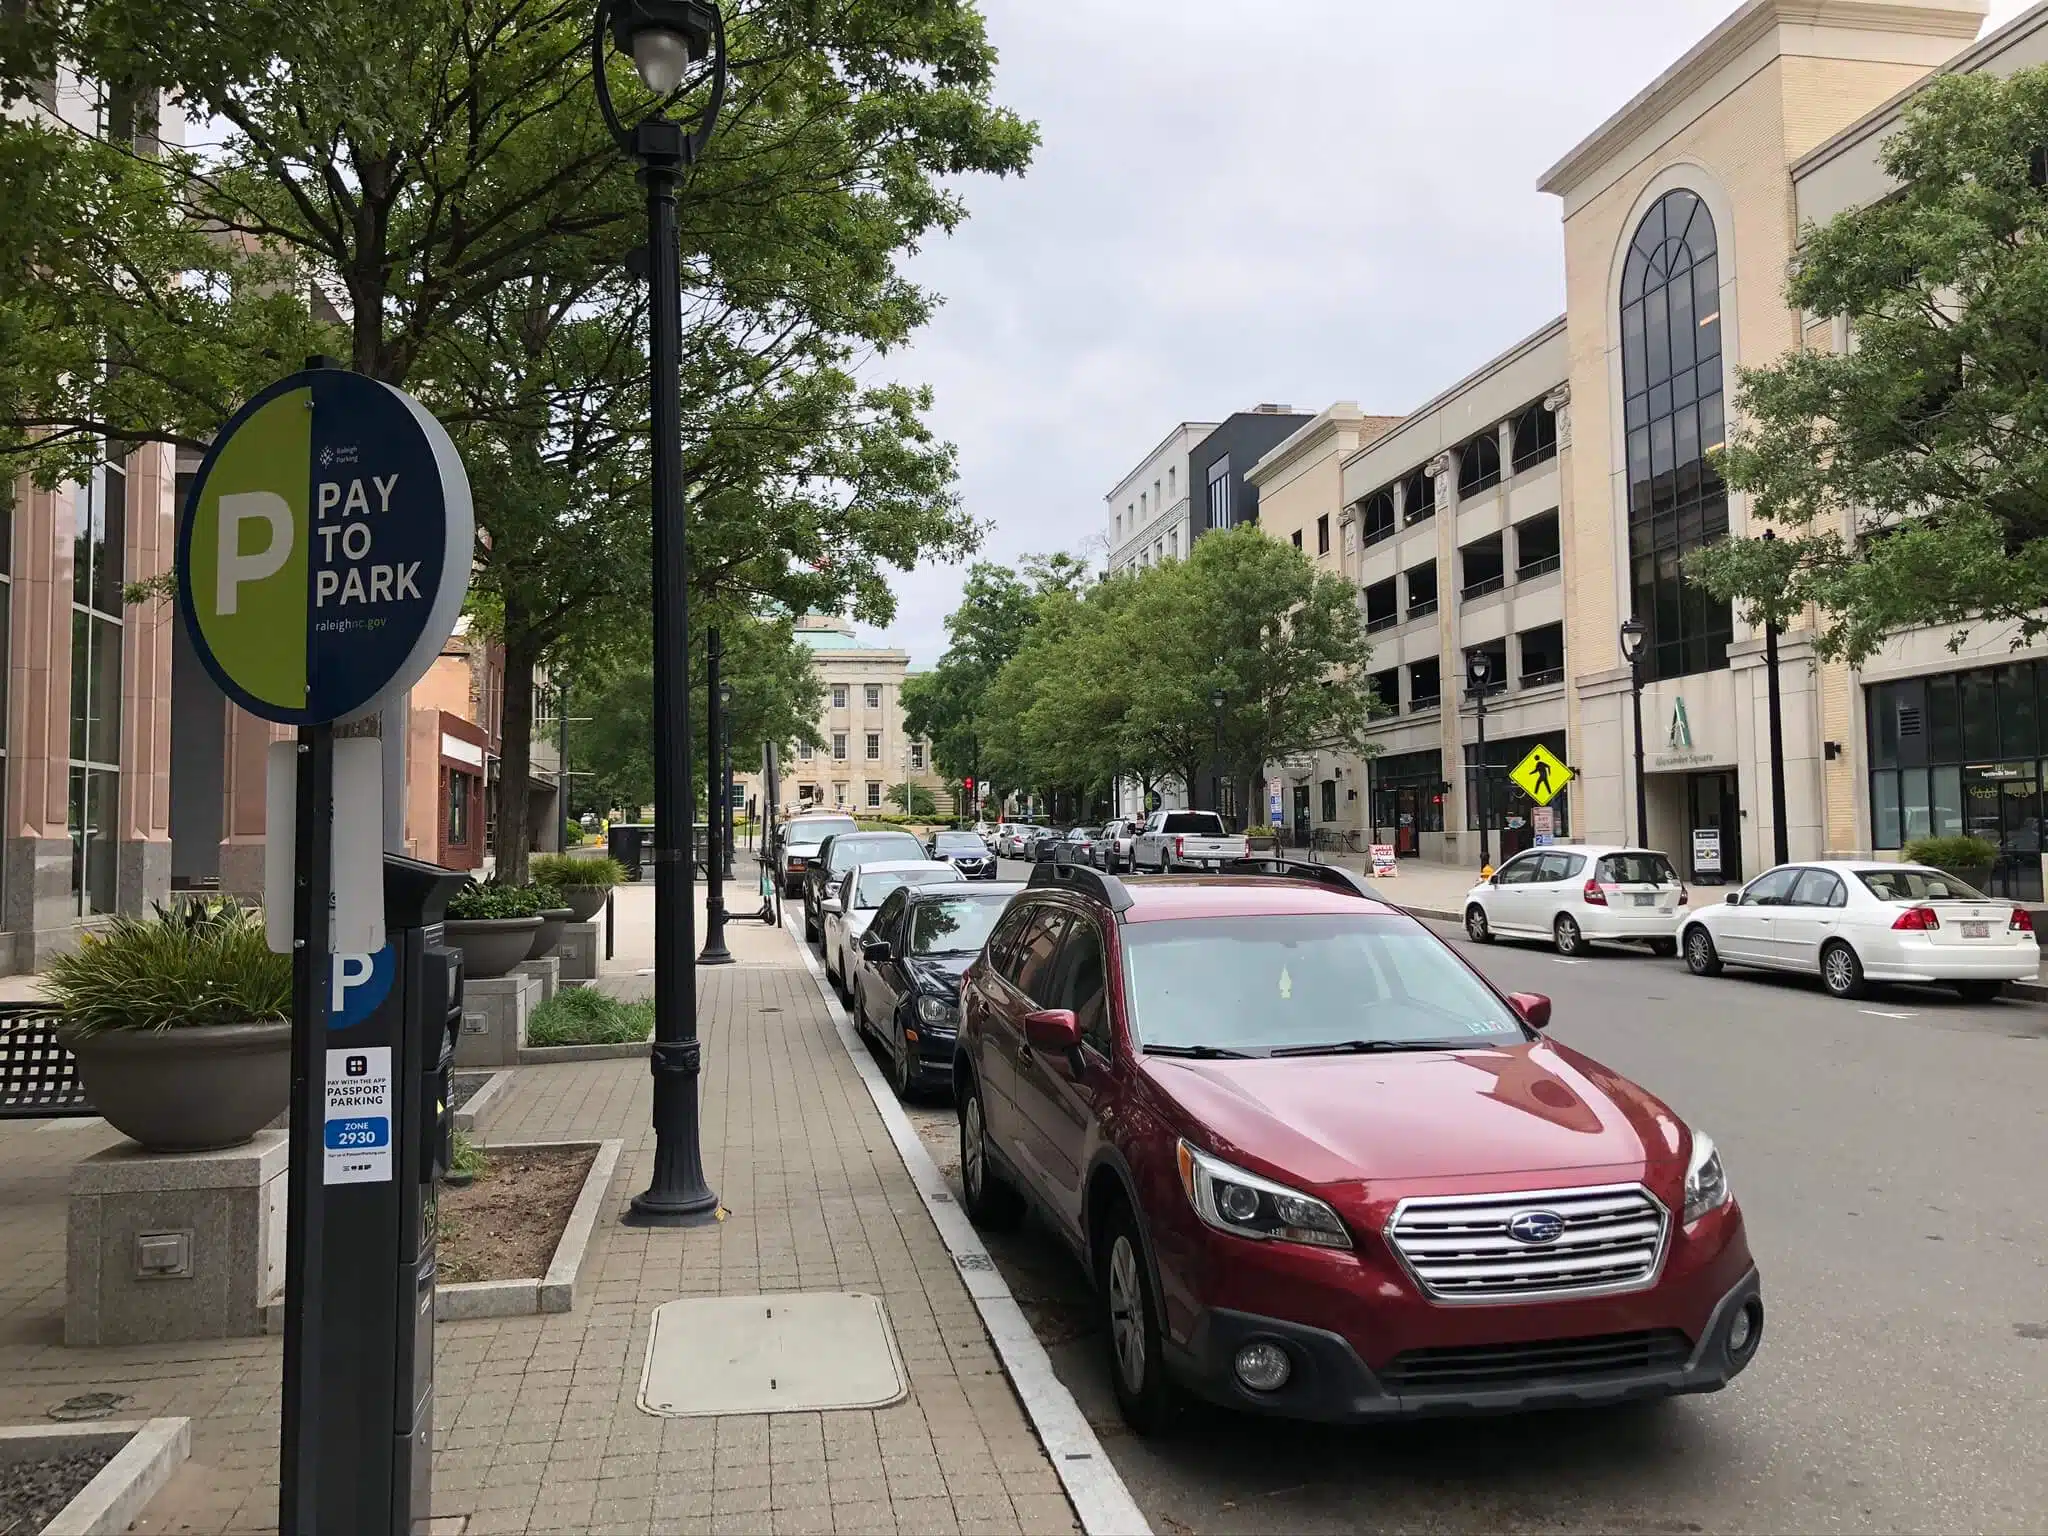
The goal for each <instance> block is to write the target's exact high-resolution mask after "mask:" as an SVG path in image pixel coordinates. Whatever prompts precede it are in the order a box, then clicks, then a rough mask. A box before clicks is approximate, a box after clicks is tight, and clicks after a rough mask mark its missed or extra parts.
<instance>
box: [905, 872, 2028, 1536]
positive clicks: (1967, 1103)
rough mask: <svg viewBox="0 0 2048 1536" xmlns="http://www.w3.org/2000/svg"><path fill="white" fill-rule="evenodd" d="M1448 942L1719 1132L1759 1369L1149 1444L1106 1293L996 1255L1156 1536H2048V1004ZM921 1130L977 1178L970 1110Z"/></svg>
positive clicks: (1565, 1031) (1047, 1255) (1022, 1258)
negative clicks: (1678, 1391)
mask: <svg viewBox="0 0 2048 1536" xmlns="http://www.w3.org/2000/svg"><path fill="white" fill-rule="evenodd" d="M1021 870H1022V866H1017V867H1016V871H1014V872H1021ZM1004 872H1005V874H1006V875H1009V874H1011V873H1013V870H1012V869H1010V868H1007V867H1006V869H1005V871H1004ZM1437 929H1438V932H1440V933H1442V934H1443V936H1444V937H1445V938H1447V939H1450V940H1451V941H1452V942H1454V943H1456V944H1458V945H1459V946H1460V947H1461V948H1463V949H1465V950H1466V952H1467V953H1469V954H1470V955H1471V956H1472V958H1473V959H1474V960H1475V961H1476V962H1477V963H1478V965H1479V966H1480V968H1481V969H1482V970H1484V971H1485V972H1486V973H1487V974H1488V975H1489V976H1490V977H1492V978H1493V979H1494V980H1495V981H1496V982H1497V983H1498V984H1499V985H1500V986H1501V987H1502V988H1503V989H1506V990H1516V991H1533V992H1547V993H1549V994H1550V995H1551V997H1552V998H1553V999H1554V1000H1555V1004H1556V1014H1555V1019H1554V1022H1553V1025H1552V1032H1553V1033H1554V1034H1555V1035H1556V1036H1557V1037H1558V1038H1560V1039H1562V1040H1565V1041H1568V1042H1569V1043H1571V1044H1572V1045H1574V1046H1576V1047H1578V1048H1579V1049H1581V1050H1584V1051H1587V1052H1590V1053H1591V1054H1592V1055H1594V1056H1596V1057H1598V1058H1599V1059H1601V1060H1602V1061H1604V1062H1606V1063H1607V1064H1608V1065H1610V1066H1612V1067H1614V1068H1616V1069H1617V1070H1619V1071H1621V1072H1623V1073H1626V1074H1627V1075H1629V1076H1630V1077H1633V1078H1635V1079H1636V1080H1637V1081H1639V1082H1641V1083H1643V1084H1644V1085H1645V1086H1646V1087H1648V1088H1650V1089H1651V1090H1652V1091H1654V1092H1656V1093H1657V1094H1659V1095H1660V1096H1662V1097H1663V1098H1664V1099H1666V1100H1667V1101H1668V1102H1669V1103H1670V1104H1671V1105H1672V1106H1673V1107H1674V1108H1675V1109H1677V1110H1678V1111H1679V1113H1681V1114H1682V1115H1684V1116H1686V1117H1687V1118H1688V1119H1689V1120H1691V1121H1692V1122H1693V1123H1695V1124H1697V1125H1699V1126H1700V1127H1702V1128H1703V1129H1706V1130H1708V1131H1710V1132H1711V1133H1712V1134H1713V1136H1714V1138H1715V1139H1716V1141H1717V1142H1718V1143H1719V1144H1720V1147H1721V1152H1722V1157H1723V1159H1724V1161H1725V1163H1726V1166H1727V1168H1728V1172H1729V1177H1730V1179H1731V1180H1732V1182H1733V1184H1734V1188H1735V1192H1736V1195H1737V1198H1739V1199H1740V1200H1741V1202H1742V1204H1743V1207H1744V1209H1745V1211H1746V1213H1747V1218H1748V1223H1749V1233H1750V1244H1751V1247H1752V1248H1753V1250H1754V1251H1755V1253H1756V1255H1757V1258H1758V1262H1759V1264H1760V1266H1761V1268H1762V1272H1763V1278H1764V1294H1765V1300H1766V1303H1767V1305H1768V1307H1769V1309H1770V1311H1769V1322H1768V1324H1767V1327H1766V1331H1765V1339H1764V1344H1763V1348H1762V1351H1761V1353H1760V1355H1759V1357H1758V1359H1757V1361H1756V1363H1755V1364H1754V1365H1752V1366H1751V1368H1750V1369H1749V1370H1748V1371H1747V1372H1746V1373H1745V1374H1744V1375H1743V1376H1742V1377H1740V1378H1739V1379H1738V1380H1737V1381H1736V1382H1735V1383H1734V1384H1733V1385H1732V1386H1730V1387H1729V1388H1728V1390H1726V1391H1725V1392H1722V1393H1719V1394H1717V1395H1714V1396H1711V1397H1702V1398H1685V1399H1679V1400H1676V1401H1672V1402H1667V1403H1661V1404H1653V1405H1647V1406H1636V1407H1630V1408H1623V1409H1615V1410H1607V1411H1601V1412H1573V1413H1552V1414H1543V1415H1534V1416H1525V1417H1519V1418H1508V1419H1480V1420H1465V1421H1459V1420H1450V1421H1435V1422H1430V1423H1425V1424H1417V1425H1403V1426H1395V1427H1390V1428H1374V1429H1366V1430H1351V1429H1330V1428H1318V1427H1313V1426H1302V1425H1297V1424H1289V1423H1282V1422H1275V1421H1269V1420H1262V1419H1255V1418H1249V1417H1243V1416H1237V1415H1232V1414H1226V1413H1221V1412H1209V1411H1206V1410H1204V1411H1200V1412H1198V1413H1196V1414H1194V1415H1192V1416H1191V1417H1190V1419H1189V1421H1188V1422H1187V1423H1185V1424H1184V1425H1183V1426H1182V1427H1181V1428H1180V1429H1179V1430H1178V1431H1176V1432H1175V1433H1174V1434H1173V1435H1172V1436H1171V1437H1169V1438H1166V1439H1163V1440H1156V1441H1146V1440H1140V1439H1139V1438H1138V1437H1136V1436H1134V1435H1132V1434H1130V1433H1129V1432H1128V1431H1126V1430H1125V1429H1124V1427H1123V1425H1122V1422H1121V1420H1120V1419H1119V1418H1118V1415H1117V1412H1116V1408H1115V1403H1114V1399H1113V1398H1112V1396H1111V1394H1110V1389H1109V1381H1108V1375H1107V1368H1106V1365H1105V1362H1104V1347H1103V1339H1102V1335H1101V1332H1100V1330H1099V1327H1098V1324H1097V1321H1096V1317H1095V1310H1094V1303H1093V1301H1092V1298H1091V1296H1090V1292H1089V1287H1088V1284H1087V1281H1086V1279H1085V1277H1084V1276H1083V1275H1082V1273H1081V1271H1080V1269H1079V1267H1078V1266H1077V1265H1076V1264H1074V1263H1073V1261H1072V1260H1071V1259H1069V1258H1068V1257H1067V1254H1066V1251H1065V1249H1064V1248H1063V1247H1062V1246H1061V1245H1060V1244H1059V1243H1058V1241H1057V1240H1056V1239H1055V1238H1053V1237H1051V1236H1050V1235H1049V1234H1048V1233H1046V1232H1045V1231H1044V1230H1043V1229H1042V1228H1040V1227H1039V1226H1037V1224H1036V1222H1035V1220H1034V1221H1033V1222H1029V1223H1027V1224H1026V1225H1025V1227H1024V1228H1023V1229H1022V1230H1021V1231H1020V1232H1018V1233H1016V1234H1014V1235H1011V1236H1006V1237H1003V1238H1001V1239H999V1240H996V1241H991V1243H990V1245H989V1246H990V1251H991V1252H992V1253H993V1254H994V1255H995V1257H996V1259H997V1262H998V1264H999V1266H1000V1267H1001V1269H1002V1270H1003V1272H1004V1274H1005V1275H1006V1277H1008V1279H1009V1281H1010V1284H1011V1287H1012V1289H1013V1290H1014V1291H1015V1292H1016V1293H1017V1295H1018V1298H1019V1300H1020V1301H1021V1302H1022V1303H1023V1304H1024V1307H1025V1310H1026V1312H1027V1313H1028V1314H1029V1315H1030V1316H1031V1318H1032V1321H1033V1323H1034V1325H1035V1326H1036V1327H1037V1328H1038V1331H1039V1333H1040V1336H1041V1338H1042V1339H1043V1340H1044V1342H1045V1344H1046V1345H1047V1347H1048V1349H1049V1350H1050V1352H1051V1354H1052V1357H1053V1361H1054V1365H1055V1368H1056V1369H1057V1370H1058V1371H1059V1373H1060V1375H1061V1377H1062V1379H1063V1380H1065V1381H1066V1383H1067V1385H1068V1386H1069V1388H1070V1389H1071V1390H1072V1391H1073V1392H1074V1394H1075V1396H1076V1398H1077V1399H1078V1400H1079V1401H1080V1403H1081V1405H1082V1407H1083V1409H1084V1411H1086V1412H1087V1414H1088V1416H1089V1417H1090V1419H1091V1420H1092V1421H1093V1422H1094V1423H1095V1425H1096V1428H1097V1430H1098V1432H1099V1433H1100V1434H1101V1435H1102V1436H1103V1442H1104V1445H1105V1447H1106V1448H1107V1449H1108V1451H1109V1454H1110V1456H1111V1458H1112V1460H1114V1461H1115V1463H1116V1465H1117V1467H1118V1469H1119V1471H1120V1472H1121V1473H1122V1474H1123V1476H1124V1479H1125V1481H1126V1482H1127V1483H1128V1484H1129V1485H1130V1488H1131V1491H1132V1493H1133V1495H1134V1496H1135V1497H1136V1499H1137V1501H1138V1503H1139V1505H1140V1507H1141V1508H1143V1509H1144V1510H1145V1512H1146V1514H1147V1516H1148V1517H1149V1518H1150V1520H1151V1521H1152V1524H1153V1527H1154V1529H1155V1530H1157V1531H1159V1532H1162V1533H1186V1532H1202V1533H1208V1532H1236V1531H1247V1532H1275V1533H1278V1532H1314V1533H1320V1532H1351V1531H1366V1530H1372V1531H1382V1530H1423V1531H1463V1530H1482V1529H1483V1530H1534V1531H1546V1532H1548V1531H1631V1532H1691V1531H1710V1532H1720V1531H1758V1532H1783V1531H1832V1530H1881V1531H1895V1530H1896V1531H2041V1530H2048V1188H2044V1186H2048V1108H2044V1097H2048V1009H2043V1008H2039V1007H2035V1006H2032V1005H2028V1004H2023V1003H2015V1002H2002V1003H1996V1004H1992V1005H1989V1006H1986V1007H1969V1006H1966V1005H1963V1004H1961V1003H1959V1002H1957V1001H1956V1000H1955V999H1954V998H1952V997H1951V996H1949V995H1947V994H1944V993H1939V992H1934V991H1917V990H1914V989H1908V988H1900V989H1897V990H1895V991H1893V992H1891V993H1890V994H1887V995H1881V996H1879V997H1878V998H1876V999H1874V1000H1871V1001H1867V1002H1864V1003H1861V1004H1853V1003H1838V1002H1836V1001H1834V1000H1832V999H1830V998H1829V997H1827V996H1826V995H1825V994H1824V993H1822V992H1821V991H1820V989H1819V986H1818V984H1817V983H1807V982H1802V981H1798V980H1794V979H1777V978H1759V977H1754V976H1735V975H1731V976H1727V977H1723V978H1720V979H1717V980H1713V981H1704V980H1700V979H1698V978H1695V977H1693V976H1690V975H1688V974H1687V973H1686V972H1685V970H1684V969H1683V967H1682V966H1681V965H1680V964H1679V963H1678V962H1676V961H1659V960H1655V959H1652V958H1650V957H1649V956H1648V955H1645V954H1639V953H1634V952H1631V951H1626V950H1618V949H1617V950H1612V951H1595V952H1594V953H1593V954H1592V955H1591V956H1589V957H1588V958H1586V959H1584V960H1580V961H1563V960H1560V959H1558V958H1556V957H1555V956H1552V955H1550V954H1549V953H1547V952H1546V951H1543V950H1541V949H1537V948H1534V947H1522V946H1514V945H1508V944H1500V945H1494V946H1489V947H1476V946H1469V945H1467V944H1466V943H1465V940H1464V938H1463V935H1462V933H1460V932H1459V931H1457V930H1455V929H1453V928H1451V927H1449V926H1447V925H1437ZM913 1118H914V1119H915V1120H916V1121H918V1123H919V1128H920V1130H921V1131H922V1132H923V1134H924V1135H925V1137H926V1139H927V1141H929V1142H930V1144H931V1145H932V1147H933V1150H934V1151H935V1152H936V1153H937V1154H938V1157H939V1161H940V1164H941V1166H942V1167H944V1168H945V1169H946V1170H947V1172H948V1175H949V1177H951V1178H952V1179H953V1180H954V1182H955V1184H956V1185H957V1183H958V1164H959V1149H958V1133H957V1128H956V1126H955V1123H954V1120H953V1117H952V1112H951V1109H950V1107H949V1106H945V1105H938V1104H933V1105H926V1106H920V1107H918V1108H917V1109H916V1110H915V1111H914V1113H913Z"/></svg>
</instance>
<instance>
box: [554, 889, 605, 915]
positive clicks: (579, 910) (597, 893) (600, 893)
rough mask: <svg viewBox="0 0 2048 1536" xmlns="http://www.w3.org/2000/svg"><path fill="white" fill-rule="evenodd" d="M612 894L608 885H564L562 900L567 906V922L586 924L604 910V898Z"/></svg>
mask: <svg viewBox="0 0 2048 1536" xmlns="http://www.w3.org/2000/svg"><path fill="white" fill-rule="evenodd" d="M611 893H612V888H611V887H610V886H608V885H565V886H563V887H562V900H564V901H566V902H567V903H568V904H569V921H570V922H572V923H587V922H589V921H590V920H591V919H592V918H593V917H595V916H597V914H598V913H600V912H602V911H603V910H604V903H605V898H606V897H607V896H609V895H611Z"/></svg>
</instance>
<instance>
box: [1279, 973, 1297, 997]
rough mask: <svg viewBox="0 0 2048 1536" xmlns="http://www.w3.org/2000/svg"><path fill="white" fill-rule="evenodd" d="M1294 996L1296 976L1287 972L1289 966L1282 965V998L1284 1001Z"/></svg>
mask: <svg viewBox="0 0 2048 1536" xmlns="http://www.w3.org/2000/svg"><path fill="white" fill-rule="evenodd" d="M1292 996H1294V978H1293V977H1292V976H1290V975H1288V974H1287V967H1286V966H1284V965H1283V966H1281V967H1280V1000H1281V1001H1282V1002H1283V1003H1284V1002H1286V1001H1287V999H1289V998H1290V997H1292Z"/></svg>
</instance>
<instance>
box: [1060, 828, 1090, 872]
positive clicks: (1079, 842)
mask: <svg viewBox="0 0 2048 1536" xmlns="http://www.w3.org/2000/svg"><path fill="white" fill-rule="evenodd" d="M1095 835H1096V833H1095V828H1093V827H1075V828H1073V829H1071V830H1070V831H1068V832H1067V833H1066V834H1065V835H1064V836H1063V837H1061V838H1060V839H1059V840H1058V842H1057V843H1055V844H1054V846H1053V851H1052V857H1053V862H1054V863H1057V864H1093V863H1094V862H1095Z"/></svg>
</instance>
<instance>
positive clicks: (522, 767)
mask: <svg viewBox="0 0 2048 1536" xmlns="http://www.w3.org/2000/svg"><path fill="white" fill-rule="evenodd" d="M507 628H508V629H509V628H510V626H507ZM536 660H537V658H536V657H535V655H534V653H533V650H532V649H531V647H530V645H529V643H528V642H526V641H525V640H523V639H522V640H519V641H516V642H513V641H508V642H507V643H506V646H505V699H504V707H503V713H502V715H501V716H500V722H501V723H500V733H501V734H500V741H499V750H500V753H501V754H502V755H501V756H500V757H499V759H498V879H499V881H500V882H502V883H503V884H505V885H524V884H526V849H527V845H528V844H529V843H530V842H532V840H533V834H532V832H531V830H530V829H529V827H528V822H529V820H530V818H529V816H528V811H529V810H530V808H531V799H532V797H531V795H530V794H529V793H528V790H529V788H530V786H531V784H532V782H533V668H534V662H535V661H536Z"/></svg>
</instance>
